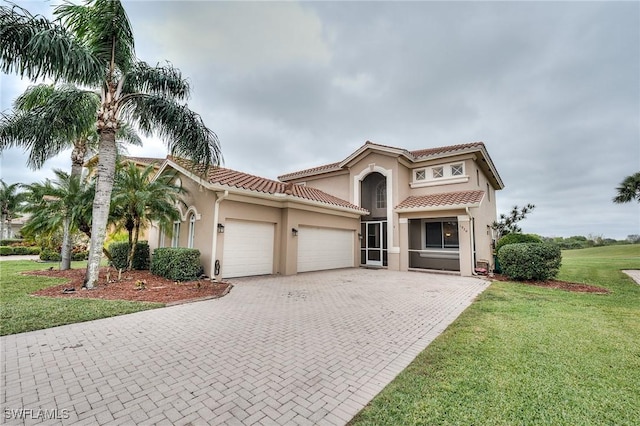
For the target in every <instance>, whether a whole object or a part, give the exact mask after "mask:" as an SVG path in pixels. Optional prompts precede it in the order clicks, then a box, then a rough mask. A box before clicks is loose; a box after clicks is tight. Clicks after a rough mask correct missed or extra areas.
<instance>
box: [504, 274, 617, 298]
mask: <svg viewBox="0 0 640 426" xmlns="http://www.w3.org/2000/svg"><path fill="white" fill-rule="evenodd" d="M492 279H493V280H494V281H512V282H513V280H511V279H509V278H507V277H506V276H504V275H500V274H495V275H494V276H493V278H492ZM517 282H519V283H521V284H527V285H534V286H537V287H547V288H555V289H560V290H565V291H575V292H578V293H596V294H608V293H610V291H609V289H606V288H603V287H596V286H594V285H589V284H581V283H572V282H568V281H558V280H549V281H517Z"/></svg>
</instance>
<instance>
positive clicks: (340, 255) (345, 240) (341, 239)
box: [298, 226, 354, 272]
mask: <svg viewBox="0 0 640 426" xmlns="http://www.w3.org/2000/svg"><path fill="white" fill-rule="evenodd" d="M353 239H354V231H352V230H345V229H333V228H312V227H305V226H301V227H300V229H299V231H298V272H307V271H322V270H325V269H337V268H351V267H353V266H354V264H353V253H354V251H353V250H354V247H353Z"/></svg>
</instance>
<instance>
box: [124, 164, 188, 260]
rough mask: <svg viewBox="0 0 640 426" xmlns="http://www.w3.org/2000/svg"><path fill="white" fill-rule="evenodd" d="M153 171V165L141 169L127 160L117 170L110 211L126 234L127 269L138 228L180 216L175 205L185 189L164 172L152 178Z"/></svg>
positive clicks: (133, 249)
mask: <svg viewBox="0 0 640 426" xmlns="http://www.w3.org/2000/svg"><path fill="white" fill-rule="evenodd" d="M154 173H155V168H154V166H153V165H149V166H147V167H145V168H144V169H141V168H139V167H138V166H136V165H135V164H133V163H128V164H126V165H124V166H123V167H121V168H119V170H118V172H117V174H116V179H115V185H114V188H113V197H112V199H111V202H112V206H114V208H113V210H112V215H113V217H114V220H116V221H118V222H119V224H120V226H121V227H123V228H125V229H126V230H127V232H128V234H129V247H130V252H129V258H128V262H127V263H128V265H127V268H129V269H131V267H132V265H133V257H134V255H135V250H136V246H137V243H138V238H139V237H140V230H142V229H145V228H146V227H147V225H148V224H149V223H151V222H157V223H160V224H161V225H166V224H170V223H173V222H174V221H176V220H179V219H180V212H179V211H178V209H177V208H176V206H177V205H178V204H179V203H181V202H182V201H181V199H180V197H179V196H180V195H181V194H184V193H186V191H185V190H184V189H183V188H182V187H180V186H176V185H173V184H172V181H173V178H174V176H172V175H170V174H163V175H160V176H158V177H157V178H155V179H153V174H154Z"/></svg>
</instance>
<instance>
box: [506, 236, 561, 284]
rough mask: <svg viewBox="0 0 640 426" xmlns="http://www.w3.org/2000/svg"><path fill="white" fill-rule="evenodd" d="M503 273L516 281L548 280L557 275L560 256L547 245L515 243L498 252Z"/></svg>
mask: <svg viewBox="0 0 640 426" xmlns="http://www.w3.org/2000/svg"><path fill="white" fill-rule="evenodd" d="M498 260H499V262H500V265H501V266H502V271H503V273H504V274H505V275H506V276H508V277H509V278H510V279H513V280H516V281H524V280H542V281H544V280H550V279H553V278H555V277H556V275H558V271H559V270H560V264H561V262H562V254H561V252H560V248H559V247H558V246H556V245H555V244H549V243H515V244H509V245H507V246H504V247H502V248H501V249H500V251H498Z"/></svg>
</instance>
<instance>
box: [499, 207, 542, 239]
mask: <svg viewBox="0 0 640 426" xmlns="http://www.w3.org/2000/svg"><path fill="white" fill-rule="evenodd" d="M535 207H536V206H535V205H533V204H527V205H526V206H524V207H522V208H519V207H518V206H513V208H512V209H511V212H509V214H508V215H505V214H501V215H500V220H498V221H496V222H493V224H492V225H491V228H492V229H494V230H495V231H496V234H497V235H496V240H500V238H501V237H503V236H505V235H507V234H510V233H518V232H522V229H521V228H520V227H519V226H518V222H520V221H521V220H523V219H525V218H526V217H527V214H529V213H531V211H532V210H533V209H535Z"/></svg>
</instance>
